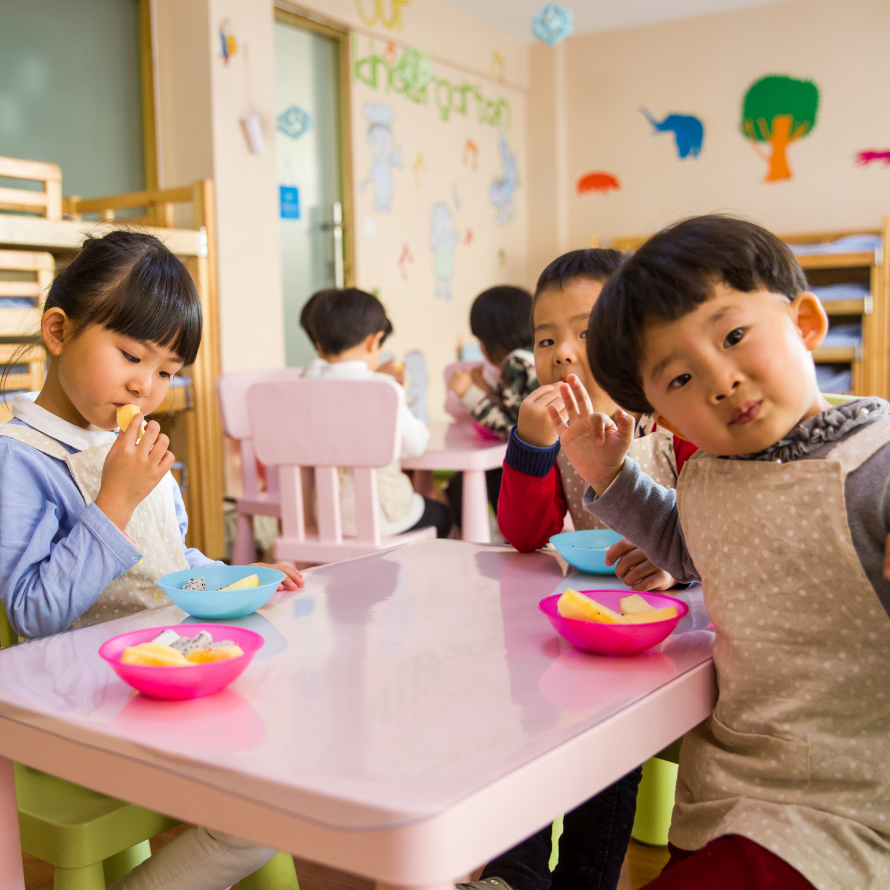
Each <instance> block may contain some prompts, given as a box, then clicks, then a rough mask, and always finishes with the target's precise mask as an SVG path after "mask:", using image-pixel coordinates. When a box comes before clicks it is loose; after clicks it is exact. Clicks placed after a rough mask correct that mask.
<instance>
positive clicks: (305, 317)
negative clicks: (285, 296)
mask: <svg viewBox="0 0 890 890" xmlns="http://www.w3.org/2000/svg"><path fill="white" fill-rule="evenodd" d="M330 292H331V289H330V288H325V290H320V291H316V292H315V293H314V294H313V295H312V296H311V297H309V299H308V300H306V302H305V303H304V304H303V308H302V309H301V310H300V327H301V328H302V329H303V330H304V331H305V332H306V336H307V337H308V338H309V339H310V340H311V341H312V342H313V343H315V334H313V333H312V309H313V307H314V306H315V304H316V303H317V302H318V301H319V300H320V299H322V298H323V297H324V295H325V294H328V293H330Z"/></svg>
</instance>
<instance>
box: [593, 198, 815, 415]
mask: <svg viewBox="0 0 890 890" xmlns="http://www.w3.org/2000/svg"><path fill="white" fill-rule="evenodd" d="M721 283H722V284H725V285H727V286H728V287H731V288H732V289H733V290H737V291H741V292H742V293H750V292H752V291H755V290H760V289H761V288H763V289H765V290H768V291H771V292H773V293H777V294H784V295H785V296H786V297H787V298H788V299H789V300H794V299H795V298H796V297H797V295H798V294H800V293H802V292H803V291H805V290H806V288H807V281H806V278H805V276H804V274H803V272H802V271H801V268H800V266H799V264H798V262H797V260H796V259H795V258H794V254H793V253H792V252H791V250H790V249H789V248H788V246H787V245H786V244H784V243H783V242H782V241H780V240H779V239H778V238H777V237H776V236H775V235H773V234H772V233H771V232H768V231H767V230H766V229H764V228H761V227H760V226H758V225H755V224H754V223H750V222H746V221H745V220H742V219H735V218H733V217H730V216H719V215H709V216H696V217H693V218H691V219H686V220H683V221H682V222H679V223H675V224H674V225H672V226H670V227H669V228H667V229H664V230H663V231H661V232H659V233H658V234H657V235H653V236H652V237H651V238H650V239H649V240H648V241H647V242H646V243H645V244H643V246H642V247H640V249H639V250H638V251H637V252H636V253H635V254H633V255H632V256H630V257H628V259H626V260H625V261H624V263H623V264H622V266H621V268H620V269H619V270H618V271H617V272H616V273H615V274H614V275H612V276H611V277H610V278H609V279H608V281H607V282H606V284H605V286H604V287H603V292H602V293H601V294H600V296H599V299H598V300H597V302H596V306H594V309H593V312H592V313H591V316H590V324H589V326H588V329H587V357H588V360H589V362H590V370H591V372H592V373H593V376H594V379H595V380H596V381H597V383H599V385H600V386H602V388H603V389H604V390H605V391H606V392H607V393H608V394H609V395H610V396H611V397H612V398H613V399H614V400H615V401H616V402H617V403H618V404H619V405H621V407H622V408H626V409H627V410H628V411H636V412H642V413H649V412H651V411H652V406H651V405H650V404H649V402H648V401H647V399H646V396H645V393H644V392H643V384H642V381H641V378H640V362H641V358H642V350H643V336H644V333H645V327H646V324H648V323H650V322H652V321H664V322H671V321H676V320H677V319H678V318H682V317H683V316H684V315H686V314H688V313H689V312H693V311H694V310H695V309H696V307H698V306H700V305H701V304H702V303H705V302H707V301H708V300H710V299H711V298H712V297H713V296H714V288H715V287H716V286H717V285H718V284H721Z"/></svg>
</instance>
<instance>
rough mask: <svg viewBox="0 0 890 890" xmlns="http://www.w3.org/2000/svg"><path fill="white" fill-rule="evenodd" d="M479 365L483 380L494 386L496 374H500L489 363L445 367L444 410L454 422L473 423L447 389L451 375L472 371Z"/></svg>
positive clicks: (457, 363)
mask: <svg viewBox="0 0 890 890" xmlns="http://www.w3.org/2000/svg"><path fill="white" fill-rule="evenodd" d="M480 364H481V365H482V367H483V368H484V369H485V379H486V380H488V382H489V383H491V384H492V385H494V383H495V382H496V381H497V379H498V374H499V373H500V372H499V371H498V369H497V368H496V367H495V366H494V365H492V364H490V363H489V362H481V363H480V362H452V363H451V364H450V365H445V410H446V411H447V412H448V413H449V414H450V415H451V416H452V417H453V418H454V419H455V420H460V421H462V422H464V423H472V422H473V418H472V415H471V414H470V412H469V411H467V409H466V408H464V406H463V405H461V403H460V399H459V398H458V397H457V396H456V395H455V394H454V393H453V392H452V391H451V390H450V389H448V381H449V380H451V375H452V374H453V373H454V372H455V371H459V370H464V371H472V370H473V368H476V367H478V366H479V365H480Z"/></svg>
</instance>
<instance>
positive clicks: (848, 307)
mask: <svg viewBox="0 0 890 890" xmlns="http://www.w3.org/2000/svg"><path fill="white" fill-rule="evenodd" d="M822 306H823V308H824V309H825V313H826V314H827V315H864V314H865V300H830V301H829V302H827V303H823V304H822Z"/></svg>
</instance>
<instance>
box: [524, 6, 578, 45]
mask: <svg viewBox="0 0 890 890" xmlns="http://www.w3.org/2000/svg"><path fill="white" fill-rule="evenodd" d="M574 27H575V17H574V16H573V15H572V12H571V10H568V9H566V8H565V7H564V6H560V5H559V4H558V3H548V4H547V5H546V6H545V7H544V8H543V9H541V10H539V11H538V12H536V13H535V17H534V18H533V19H532V34H534V35H535V37H537V38H538V40H542V41H543V42H544V43H546V44H547V46H556V44H557V43H561V42H562V41H563V40H565V39H566V37H568V36H569V34H571V33H572V30H573V28H574Z"/></svg>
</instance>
